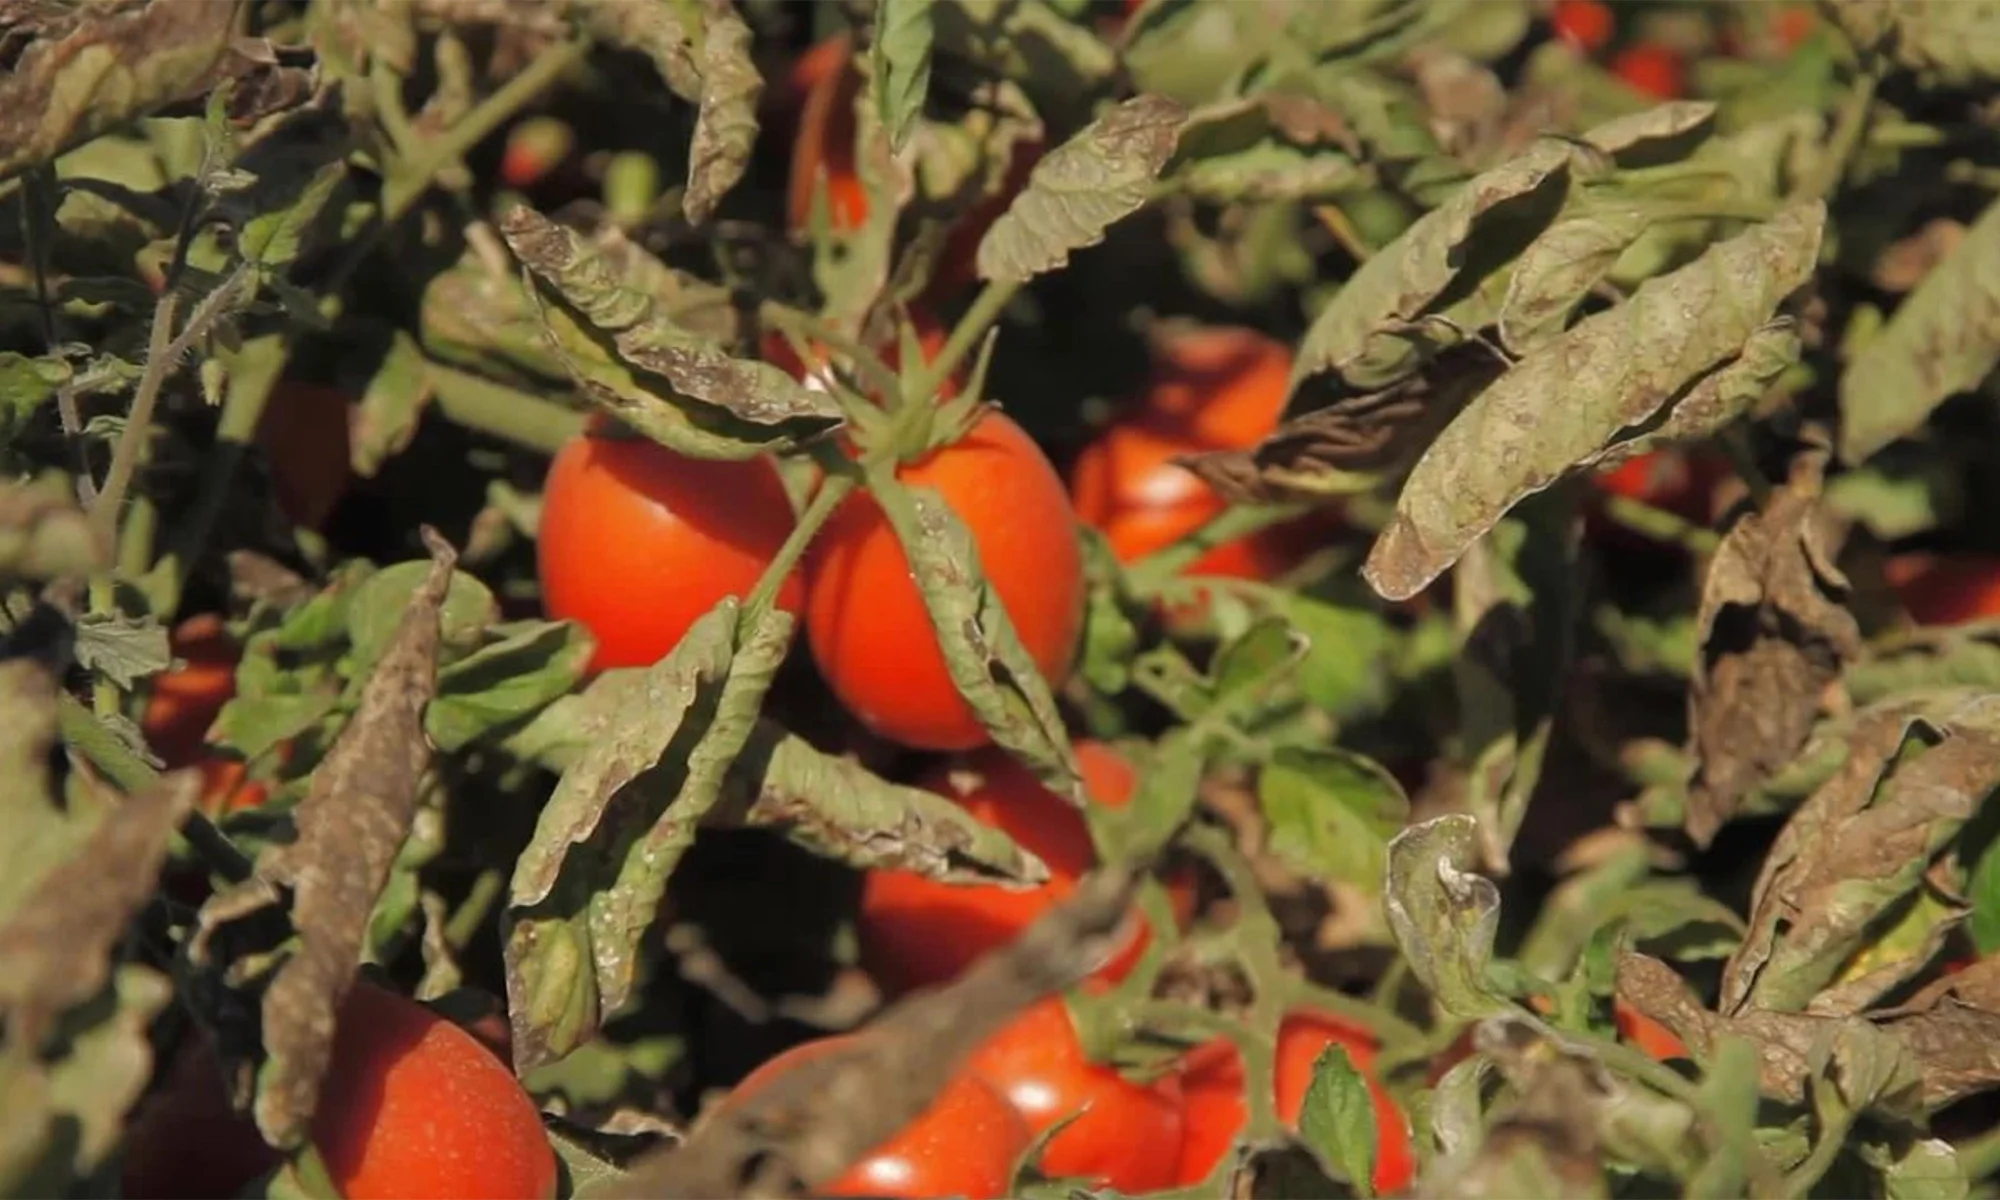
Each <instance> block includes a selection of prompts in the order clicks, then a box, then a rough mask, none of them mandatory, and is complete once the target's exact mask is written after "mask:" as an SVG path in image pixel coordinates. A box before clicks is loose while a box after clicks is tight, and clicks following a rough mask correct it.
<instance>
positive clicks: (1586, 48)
mask: <svg viewBox="0 0 2000 1200" xmlns="http://www.w3.org/2000/svg"><path fill="white" fill-rule="evenodd" d="M1549 20H1550V22H1551V23H1553V24H1554V25H1555V29H1556V36H1557V37H1559V38H1561V39H1562V40H1563V41H1564V42H1565V43H1567V44H1568V45H1570V46H1571V47H1574V48H1575V49H1576V50H1577V51H1578V52H1580V53H1583V54H1595V53H1596V52H1597V51H1599V50H1602V49H1604V46H1605V44H1606V43H1607V42H1609V41H1610V40H1611V35H1612V34H1613V33H1614V32H1615V31H1616V30H1617V26H1618V18H1617V17H1615V16H1613V15H1612V12H1611V9H1610V7H1609V6H1607V5H1605V4H1604V3H1602V0H1556V6H1555V9H1554V10H1553V11H1552V12H1551V13H1550V14H1549Z"/></svg>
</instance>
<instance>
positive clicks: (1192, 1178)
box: [1179, 1012, 1417, 1193]
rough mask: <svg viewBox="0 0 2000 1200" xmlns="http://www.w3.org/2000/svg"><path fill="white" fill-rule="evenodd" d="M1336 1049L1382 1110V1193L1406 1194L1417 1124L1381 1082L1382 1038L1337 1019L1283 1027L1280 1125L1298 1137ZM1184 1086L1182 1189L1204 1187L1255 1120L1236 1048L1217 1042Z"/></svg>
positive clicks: (1192, 1064) (1294, 1020)
mask: <svg viewBox="0 0 2000 1200" xmlns="http://www.w3.org/2000/svg"><path fill="white" fill-rule="evenodd" d="M1328 1046H1339V1047H1341V1048H1342V1049H1343V1050H1345V1051H1347V1056H1348V1058H1349V1059H1350V1060H1351V1061H1352V1062H1353V1063H1354V1066H1355V1069H1356V1070H1359V1071H1360V1072H1361V1073H1362V1074H1363V1076H1364V1077H1365V1078H1366V1079H1367V1081H1368V1094H1369V1098H1370V1099H1371V1100H1372V1101H1373V1102H1374V1105H1375V1128H1376V1145H1375V1179H1374V1184H1375V1190H1376V1191H1377V1192H1378V1193H1388V1192H1396V1191H1401V1190H1402V1189H1403V1188H1404V1187H1405V1186H1407V1185H1408V1184H1409V1182H1410V1180H1411V1179H1413V1178H1414V1177H1415V1176H1416V1167H1417V1164H1416V1155H1415V1152H1414V1150H1413V1149H1412V1148H1411V1145H1410V1126H1409V1121H1408V1119H1406V1118H1405V1117H1404V1116H1403V1110H1402V1109H1401V1108H1400V1107H1398V1106H1397V1104H1396V1101H1395V1100H1394V1099H1393V1098H1392V1097H1391V1096H1390V1095H1389V1093H1388V1092H1387V1091H1386V1090H1385V1089H1384V1088H1383V1087H1382V1084H1381V1082H1380V1081H1379V1080H1377V1079H1376V1078H1375V1072H1374V1065H1375V1039H1374V1038H1373V1037H1371V1036H1370V1035H1369V1034H1367V1033H1366V1032H1365V1031H1363V1030H1359V1029H1356V1028H1354V1027H1353V1026H1351V1025H1348V1024H1346V1023H1344V1022H1341V1021H1338V1020H1336V1019H1334V1018H1333V1017H1330V1016H1326V1015H1323V1014H1319V1013H1311V1012H1295V1013H1291V1014H1290V1015H1288V1016H1286V1018H1285V1019H1284V1021H1283V1022H1282V1023H1281V1024H1280V1025H1279V1027H1278V1053H1277V1059H1276V1063H1275V1066H1276V1072H1275V1074H1276V1078H1275V1080H1274V1083H1275V1091H1276V1093H1277V1095H1276V1097H1275V1099H1276V1103H1277V1106H1278V1119H1279V1120H1281V1121H1283V1122H1284V1123H1285V1125H1286V1127H1288V1128H1291V1129H1294V1130H1296V1129H1297V1128H1298V1122H1299V1110H1300V1109H1301V1108H1303V1107H1304V1105H1305V1099H1306V1089H1307V1088H1308V1087H1309V1086H1311V1084H1312V1073H1313V1065H1314V1064H1315V1063H1317V1062H1318V1061H1319V1056H1320V1054H1321V1053H1322V1052H1324V1051H1325V1050H1326V1048H1327V1047H1328ZM1181 1086H1182V1089H1183V1092H1184V1094H1185V1095H1186V1097H1187V1099H1186V1102H1185V1104H1186V1108H1185V1111H1186V1113H1187V1130H1188V1132H1187V1138H1186V1140H1185V1141H1184V1142H1183V1143H1182V1147H1181V1159H1180V1170H1179V1182H1180V1183H1181V1184H1182V1185H1183V1186H1186V1185H1190V1184H1196V1183H1200V1182H1202V1181H1203V1180H1205V1179H1207V1178H1208V1176H1209V1173H1210V1172H1211V1171H1213V1170H1215V1167H1216V1164H1217V1163H1219V1162H1221V1161H1222V1157H1223V1155H1225V1154H1227V1153H1228V1152H1229V1148H1230V1146H1232V1145H1233V1144H1234V1143H1235V1141H1236V1136H1237V1134H1238V1133H1240V1132H1241V1131H1242V1129H1243V1122H1244V1121H1246V1120H1248V1119H1249V1106H1248V1105H1247V1104H1246V1103H1245V1102H1244V1097H1243V1060H1242V1057H1241V1056H1240V1055H1239V1054H1238V1053H1237V1051H1236V1045H1235V1043H1233V1042H1231V1041H1229V1040H1228V1039H1227V1038H1217V1039H1215V1040H1214V1041H1211V1042H1208V1043H1206V1044H1204V1045H1202V1046H1199V1047H1197V1048H1196V1049H1195V1050H1194V1051H1193V1052H1192V1053H1190V1054H1189V1055H1188V1058H1187V1066H1186V1069H1185V1072H1184V1074H1183V1076H1182V1081H1181Z"/></svg>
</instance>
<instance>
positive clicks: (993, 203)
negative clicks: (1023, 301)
mask: <svg viewBox="0 0 2000 1200" xmlns="http://www.w3.org/2000/svg"><path fill="white" fill-rule="evenodd" d="M1042 149H1043V146H1042V143H1041V141H1040V140H1039V139H1030V140H1022V141H1018V142H1015V143H1014V144H1013V147H1012V148H1011V149H1010V150H1009V152H1008V154H1009V157H1008V160H1007V173H1006V174H1005V175H1004V176H1002V177H1001V181H1000V190H999V191H997V192H995V193H994V194H992V195H990V196H986V197H984V198H982V199H981V200H979V201H978V202H977V203H975V204H973V205H972V206H971V207H970V208H968V209H967V210H966V211H965V212H964V213H963V214H961V215H960V216H959V218H958V220H957V221H956V222H955V223H954V224H953V225H952V229H951V233H950V235H949V236H948V237H946V238H945V242H944V246H943V248H942V249H940V250H939V251H938V259H937V267H936V270H935V272H934V273H933V274H932V276H931V281H930V283H929V284H927V285H926V286H925V288H924V292H923V295H924V299H925V300H926V301H927V302H929V303H931V304H942V303H943V302H945V301H946V300H949V299H950V298H951V296H952V294H953V293H955V292H957V291H958V290H959V289H960V288H963V287H965V286H966V285H967V284H970V283H971V282H973V280H974V279H976V278H977V277H978V270H979V243H980V242H982V241H984V240H985V238H986V231H987V230H989V229H991V228H993V223H994V222H995V221H998V220H999V219H1000V218H1001V216H1002V215H1004V214H1005V213H1006V211H1007V209H1008V208H1009V207H1011V206H1012V205H1013V203H1014V197H1016V196H1018V195H1020V193H1021V190H1022V189H1023V188H1025V187H1027V186H1028V177H1029V176H1030V175H1032V174H1034V171H1035V164H1036V163H1038V162H1040V161H1041V158H1042Z"/></svg>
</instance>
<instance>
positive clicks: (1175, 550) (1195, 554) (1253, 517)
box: [1125, 504, 1301, 596]
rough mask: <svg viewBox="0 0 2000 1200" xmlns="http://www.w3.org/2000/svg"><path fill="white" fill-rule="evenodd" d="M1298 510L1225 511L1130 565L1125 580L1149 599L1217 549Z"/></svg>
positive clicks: (1243, 508) (1257, 506) (1270, 507)
mask: <svg viewBox="0 0 2000 1200" xmlns="http://www.w3.org/2000/svg"><path fill="white" fill-rule="evenodd" d="M1300 511H1301V510H1300V509H1299V507H1298V506H1296V505H1262V504H1255V505H1235V506H1232V507H1230V508H1225V509H1223V510H1222V511H1221V512H1219V513H1217V514H1216V515H1215V517H1214V518H1213V519H1211V520H1210V521H1209V522H1208V523H1207V524H1205V525H1203V526H1202V527H1201V528H1199V529H1196V530H1194V531H1193V532H1191V533H1189V534H1187V535H1186V536H1185V537H1182V538H1181V539H1180V540H1179V541H1177V542H1175V543H1173V544H1172V545H1170V546H1166V547H1164V548H1162V549H1159V550H1155V551H1154V552H1153V553H1151V554H1148V555H1147V556H1146V557H1144V558H1142V559H1140V560H1139V561H1138V562H1136V563H1133V564H1132V566H1131V567H1130V568H1128V569H1127V570H1126V572H1125V579H1126V581H1127V582H1128V583H1130V584H1131V586H1132V590H1133V591H1135V592H1137V593H1138V594H1139V595H1141V596H1151V595H1153V594H1154V593H1156V592H1158V591H1159V590H1160V589H1161V588H1164V587H1165V586H1166V585H1167V582H1168V581H1169V580H1171V579H1172V578H1173V577H1174V576H1176V575H1179V574H1180V573H1181V572H1182V571H1184V570H1186V569H1187V568H1188V567H1190V566H1192V565H1193V564H1194V562H1195V560H1197V559H1199V558H1200V557H1201V556H1202V555H1204V554H1206V553H1208V552H1209V551H1210V550H1213V549H1215V548H1216V547H1217V546H1220V545H1223V544H1225V543H1227V542H1233V541H1235V540H1237V539H1238V538H1242V537H1248V536H1249V535H1251V534H1253V533H1256V532H1257V531H1259V530H1261V529H1265V528H1267V527H1269V526H1272V525H1276V524H1279V523H1280V522H1283V521H1288V520H1290V519H1292V518H1293V517H1296V516H1298V515H1299V513H1300Z"/></svg>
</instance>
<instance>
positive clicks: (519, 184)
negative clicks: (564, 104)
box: [500, 116, 576, 188]
mask: <svg viewBox="0 0 2000 1200" xmlns="http://www.w3.org/2000/svg"><path fill="white" fill-rule="evenodd" d="M575 146H576V131H575V130H573V129H571V128H570V126H569V122H567V121H564V120H562V119H561V118H559V117H548V116H542V117H530V118H529V119H527V120H525V121H522V122H521V123H520V124H518V125H516V126H514V128H512V129H510V130H508V131H507V147H506V149H505V150H504V151H502V152H501V155H500V181H501V182H502V183H504V184H506V185H507V186H508V187H512V188H528V187H533V186H534V185H535V184H537V183H539V182H541V181H542V179H543V178H544V177H546V176H547V175H548V173H549V172H551V171H553V170H555V169H556V168H557V167H559V166H561V165H562V162H563V160H564V159H566V158H568V157H569V154H570V151H571V150H572V149H574V148H575Z"/></svg>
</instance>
